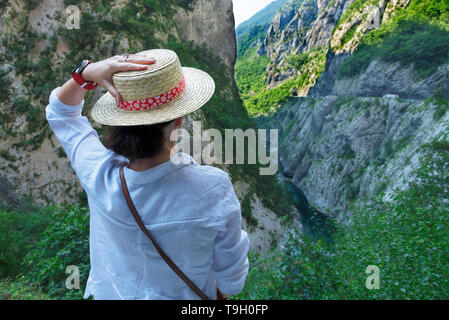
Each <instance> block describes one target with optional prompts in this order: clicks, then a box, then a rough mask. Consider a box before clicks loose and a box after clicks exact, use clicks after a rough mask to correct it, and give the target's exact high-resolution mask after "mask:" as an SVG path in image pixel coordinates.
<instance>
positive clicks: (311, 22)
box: [258, 0, 351, 88]
mask: <svg viewBox="0 0 449 320" xmlns="http://www.w3.org/2000/svg"><path fill="white" fill-rule="evenodd" d="M348 2H351V0H336V1H329V0H305V1H302V2H298V3H293V4H290V5H288V6H286V7H284V9H283V11H282V12H280V13H279V14H278V15H277V16H276V17H275V18H274V20H273V23H272V24H271V26H270V28H269V30H268V32H267V36H266V38H265V40H264V41H263V43H262V45H261V46H260V49H259V50H258V54H259V55H267V56H268V57H269V58H270V60H271V65H269V66H268V67H267V76H268V88H273V87H275V86H277V85H279V84H280V83H282V82H283V81H285V80H287V79H289V78H291V77H293V76H295V75H297V74H298V72H299V70H295V69H294V68H291V66H289V65H288V64H287V62H286V58H287V57H288V56H289V55H291V54H298V53H303V52H307V51H310V50H313V49H315V48H320V47H325V46H327V45H328V43H329V42H330V40H331V37H332V30H333V29H334V27H335V26H336V24H337V23H338V21H339V19H340V17H341V15H342V13H343V11H344V8H345V4H347V3H348ZM279 70H281V71H279Z"/></svg>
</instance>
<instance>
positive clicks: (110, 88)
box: [103, 81, 122, 105]
mask: <svg viewBox="0 0 449 320" xmlns="http://www.w3.org/2000/svg"><path fill="white" fill-rule="evenodd" d="M103 88H105V89H106V90H108V91H109V93H110V94H111V95H112V96H113V97H114V99H115V103H116V104H117V105H119V104H121V103H122V97H121V95H120V93H119V92H118V91H117V89H116V88H115V87H114V85H113V84H112V83H111V82H109V81H105V82H103Z"/></svg>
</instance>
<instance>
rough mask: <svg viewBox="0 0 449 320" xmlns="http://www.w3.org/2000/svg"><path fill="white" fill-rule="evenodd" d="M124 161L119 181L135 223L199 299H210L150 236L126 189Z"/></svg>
mask: <svg viewBox="0 0 449 320" xmlns="http://www.w3.org/2000/svg"><path fill="white" fill-rule="evenodd" d="M125 165H126V163H123V164H122V166H121V168H120V181H121V183H122V189H123V194H124V195H125V199H126V202H127V203H128V207H129V209H130V210H131V213H132V214H133V216H134V219H136V221H137V224H138V225H139V227H140V229H141V230H142V231H143V233H144V234H145V235H146V236H147V237H148V239H150V241H151V243H153V246H154V247H155V248H156V250H157V252H159V254H160V256H161V257H162V259H164V261H165V262H166V263H167V264H168V266H169V267H170V268H171V269H172V270H173V271H174V272H175V273H176V274H177V275H178V276H179V277H180V278H181V279H182V280H183V281H184V282H185V283H186V284H187V285H188V286H189V287H190V289H192V290H193V291H194V292H195V293H196V294H197V295H198V296H199V297H200V298H201V299H203V300H210V299H209V297H208V296H206V295H205V294H204V292H203V291H201V290H200V288H198V287H197V286H196V285H195V284H194V283H193V282H192V281H191V280H190V279H189V278H188V277H187V276H186V275H185V274H184V273H183V272H182V271H181V269H179V268H178V266H177V265H176V264H175V263H174V262H173V261H172V260H171V259H170V258H169V257H168V256H167V255H166V254H165V252H164V251H163V250H162V249H161V247H159V245H158V244H157V243H156V241H154V239H153V237H152V236H151V234H150V232H149V231H148V229H147V228H146V227H145V225H144V224H143V221H142V219H141V218H140V216H139V213H138V212H137V210H136V207H135V206H134V203H133V201H132V200H131V195H130V194H129V191H128V185H127V184H126V180H125V173H124V167H125Z"/></svg>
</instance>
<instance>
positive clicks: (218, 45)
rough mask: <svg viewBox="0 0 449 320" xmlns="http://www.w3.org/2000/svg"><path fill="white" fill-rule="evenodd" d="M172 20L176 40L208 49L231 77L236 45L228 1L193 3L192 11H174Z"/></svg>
mask: <svg viewBox="0 0 449 320" xmlns="http://www.w3.org/2000/svg"><path fill="white" fill-rule="evenodd" d="M175 20H176V21H177V31H178V33H179V35H180V38H183V39H187V40H190V41H193V42H194V43H196V44H200V45H201V44H205V45H206V46H208V47H209V48H211V49H212V50H213V51H214V52H215V53H216V54H217V55H218V56H220V57H221V58H223V60H224V61H225V63H226V64H227V66H228V68H229V71H230V73H231V75H232V78H233V74H234V65H235V61H236V59H237V43H236V39H235V21H234V13H233V5H232V0H214V1H210V0H196V1H195V4H194V7H193V10H192V11H184V10H178V11H177V14H176V16H175Z"/></svg>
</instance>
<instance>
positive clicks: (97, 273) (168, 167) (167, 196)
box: [46, 92, 249, 299]
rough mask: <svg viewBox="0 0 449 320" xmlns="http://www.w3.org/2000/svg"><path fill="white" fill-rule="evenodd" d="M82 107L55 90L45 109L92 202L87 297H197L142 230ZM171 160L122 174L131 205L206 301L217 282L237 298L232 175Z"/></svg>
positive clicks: (237, 221) (118, 159)
mask: <svg viewBox="0 0 449 320" xmlns="http://www.w3.org/2000/svg"><path fill="white" fill-rule="evenodd" d="M81 109H82V104H81V105H79V106H67V105H64V104H63V103H62V102H61V101H59V99H58V98H57V96H56V93H55V92H53V93H52V96H51V98H50V104H49V106H48V107H47V110H46V111H47V120H48V122H49V124H50V126H51V128H52V129H53V131H54V133H55V134H56V136H57V137H58V139H59V140H60V142H61V143H62V146H63V147H64V149H65V151H66V153H67V155H68V157H69V159H70V161H71V164H72V167H73V168H74V170H75V172H76V173H77V176H78V178H79V179H80V182H81V184H82V186H83V188H84V190H85V191H86V193H87V195H88V199H89V207H90V211H91V222H90V257H91V272H90V275H89V280H88V283H87V288H86V292H85V297H88V296H90V295H93V296H94V297H95V299H198V296H197V295H196V294H195V293H194V292H193V291H192V290H191V289H190V288H189V287H188V286H187V285H186V284H185V283H184V282H183V281H182V280H181V279H180V278H179V277H178V276H177V275H176V274H175V273H174V272H173V271H172V270H171V269H170V268H169V266H168V265H167V264H166V263H165V262H164V260H162V258H161V257H160V256H159V254H158V253H157V251H156V250H155V249H154V247H153V245H152V244H151V242H150V241H149V240H148V239H147V238H146V237H145V235H144V234H143V232H142V231H141V230H140V229H139V227H138V225H137V223H136V221H135V220H134V218H133V216H132V214H131V212H130V210H129V208H128V206H127V204H126V201H125V198H124V195H123V193H122V189H121V184H120V178H119V167H120V165H121V164H122V163H123V162H124V161H127V160H126V159H125V158H124V157H122V156H119V155H118V154H116V153H114V152H113V151H110V150H107V149H106V148H105V147H104V146H103V145H102V144H101V142H100V140H99V139H98V135H97V133H96V131H95V130H94V129H93V128H92V126H91V125H90V123H89V121H88V120H87V119H86V118H85V117H82V116H81ZM176 157H178V159H174V158H172V160H171V161H167V162H164V163H162V164H161V165H159V166H156V167H154V168H151V169H149V170H146V171H143V172H137V171H133V170H131V169H128V168H125V177H126V180H127V183H128V188H129V191H130V194H131V197H132V199H133V201H134V203H135V206H136V208H137V210H138V211H139V214H140V216H141V217H142V220H143V221H144V223H145V225H146V227H147V228H148V229H149V231H150V232H151V233H152V235H153V237H154V238H155V240H156V241H157V242H158V244H159V245H160V246H161V248H162V249H163V250H164V251H165V252H166V253H167V255H168V256H169V257H170V258H171V259H172V260H173V261H174V262H175V263H176V264H177V265H178V267H179V268H180V269H181V270H182V271H183V272H184V273H185V274H186V275H187V276H188V277H189V278H190V279H191V280H192V281H193V282H194V283H195V284H196V285H197V286H198V287H199V288H200V289H201V290H203V292H205V293H206V295H208V296H209V298H211V299H214V298H215V297H216V287H215V280H216V281H217V284H218V287H219V288H220V290H222V291H223V292H224V293H226V294H236V293H239V292H240V291H241V289H242V288H243V285H244V281H245V277H246V274H247V272H248V260H247V251H248V248H249V240H248V236H247V234H246V233H245V232H244V231H242V230H241V211H240V203H239V201H238V199H237V197H236V195H235V192H234V190H233V187H232V184H231V182H230V180H229V177H228V175H227V174H226V173H225V172H224V171H222V170H220V169H217V168H213V167H208V166H200V165H198V164H196V163H195V162H194V161H193V159H192V158H191V157H190V156H188V155H186V154H182V153H181V154H178V155H177V156H176ZM173 160H174V161H173ZM180 160H182V161H180ZM177 163H180V164H177Z"/></svg>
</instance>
